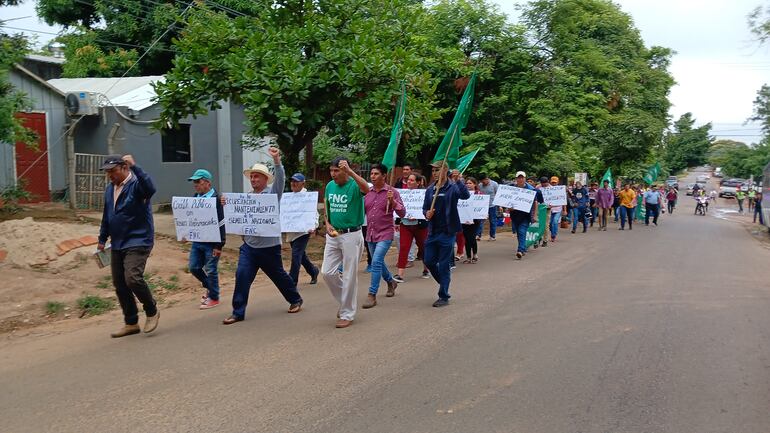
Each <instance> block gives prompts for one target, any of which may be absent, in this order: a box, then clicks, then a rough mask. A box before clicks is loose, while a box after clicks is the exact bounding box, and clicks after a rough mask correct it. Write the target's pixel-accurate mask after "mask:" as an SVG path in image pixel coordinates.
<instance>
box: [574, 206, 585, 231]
mask: <svg viewBox="0 0 770 433" xmlns="http://www.w3.org/2000/svg"><path fill="white" fill-rule="evenodd" d="M572 212H573V214H572V215H573V217H572V230H575V229H576V228H577V225H578V220H580V221H582V222H583V230H585V229H587V228H588V208H587V207H585V206H578V207H577V208H573V209H572Z"/></svg>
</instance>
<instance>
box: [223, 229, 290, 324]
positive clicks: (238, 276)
mask: <svg viewBox="0 0 770 433" xmlns="http://www.w3.org/2000/svg"><path fill="white" fill-rule="evenodd" d="M260 269H262V272H264V273H265V275H267V277H268V278H270V281H272V282H273V284H275V287H277V288H278V290H279V291H280V292H281V295H283V297H284V299H286V302H288V303H290V304H296V303H299V302H302V297H301V296H300V295H299V292H298V291H297V285H296V284H294V281H292V280H291V277H290V276H289V274H287V273H286V271H285V270H283V262H282V261H281V246H280V245H276V246H274V247H266V248H252V247H250V246H248V245H247V244H243V245H241V249H240V255H239V256H238V269H236V271H235V291H234V292H233V316H235V317H237V318H239V319H243V318H244V316H245V315H246V305H247V304H248V303H249V291H250V290H251V283H253V282H254V278H256V277H257V272H258V271H259V270H260Z"/></svg>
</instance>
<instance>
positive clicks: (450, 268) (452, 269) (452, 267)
mask: <svg viewBox="0 0 770 433" xmlns="http://www.w3.org/2000/svg"><path fill="white" fill-rule="evenodd" d="M455 269H457V266H455V265H452V266H450V267H449V270H450V271H454V270H455Z"/></svg>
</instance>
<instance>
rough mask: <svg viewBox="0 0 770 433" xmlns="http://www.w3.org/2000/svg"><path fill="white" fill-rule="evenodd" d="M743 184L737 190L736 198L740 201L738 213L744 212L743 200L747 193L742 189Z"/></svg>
mask: <svg viewBox="0 0 770 433" xmlns="http://www.w3.org/2000/svg"><path fill="white" fill-rule="evenodd" d="M740 188H742V186H740V187H738V190H737V191H735V200H736V201H737V202H738V213H743V200H745V199H746V193H745V192H743V190H741V189H740Z"/></svg>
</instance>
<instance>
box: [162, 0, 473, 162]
mask: <svg viewBox="0 0 770 433" xmlns="http://www.w3.org/2000/svg"><path fill="white" fill-rule="evenodd" d="M424 22H425V15H424V8H423V6H422V5H420V4H416V3H415V2H413V1H409V0H394V1H392V2H390V3H389V6H388V7H382V4H380V3H379V2H367V1H364V2H361V1H355V0H324V1H309V0H304V1H303V0H286V1H281V2H275V3H274V4H273V7H268V8H263V9H261V10H259V11H256V12H255V16H253V17H237V18H235V19H232V18H231V17H228V16H226V15H225V14H218V13H212V12H211V11H209V10H206V9H196V10H193V11H191V12H190V13H189V15H188V20H187V24H186V28H185V30H184V31H183V32H182V33H181V35H180V38H179V40H178V41H177V42H176V46H177V50H178V54H177V57H176V59H175V60H174V67H173V68H172V69H171V71H170V72H169V73H168V75H167V80H166V82H165V83H162V84H159V85H158V86H157V88H156V90H157V93H158V101H159V102H160V103H161V105H162V106H163V113H162V116H161V117H162V120H161V121H162V122H163V123H167V122H170V123H171V124H176V123H177V122H178V121H179V120H180V119H182V118H184V117H186V116H188V115H200V114H204V113H206V112H207V110H208V109H210V108H215V107H217V106H218V105H219V103H218V101H222V100H229V101H234V102H236V103H241V104H243V105H244V107H245V109H246V115H247V118H248V126H249V130H250V132H251V134H253V135H255V136H264V135H268V134H270V135H273V136H274V137H275V138H276V140H277V143H278V145H279V146H280V148H281V149H282V150H283V151H284V153H285V155H286V164H287V166H289V167H290V168H294V167H297V166H298V165H299V154H300V151H302V150H303V149H306V150H308V151H309V150H310V149H311V147H310V146H311V145H312V142H313V140H314V139H315V137H316V136H317V135H318V133H319V132H320V131H321V130H322V128H327V129H328V130H329V133H330V134H331V135H332V136H333V137H334V138H335V141H336V142H338V143H341V144H342V145H343V146H347V147H348V148H355V149H358V150H360V151H361V152H371V153H372V154H376V155H378V156H381V155H382V150H383V149H384V146H385V144H386V143H387V138H388V131H389V129H390V126H391V121H392V116H393V107H394V104H395V101H396V98H397V97H398V95H399V82H400V80H404V79H405V80H406V83H407V91H408V92H409V99H408V106H407V110H406V119H405V127H404V129H405V133H404V136H405V139H406V140H408V142H409V143H410V145H411V143H413V142H418V143H419V142H421V140H425V141H427V142H434V141H436V140H437V137H438V134H437V132H436V127H435V124H434V121H435V120H436V119H437V118H438V117H439V116H440V114H441V113H440V110H439V109H438V108H437V107H436V106H435V89H436V85H437V84H436V82H435V80H434V79H433V78H432V76H431V73H430V71H431V70H443V71H459V70H463V69H464V70H466V71H467V70H469V69H470V68H469V67H468V66H467V65H465V66H464V65H463V61H464V57H463V55H462V53H461V52H460V51H459V50H458V49H454V50H453V49H444V48H442V47H436V46H435V45H433V44H431V43H429V40H428V39H427V38H426V37H425V36H424V32H423V28H422V27H421V25H422V24H424ZM307 156H311V155H307ZM311 161H312V158H307V162H308V163H309V162H311Z"/></svg>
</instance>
